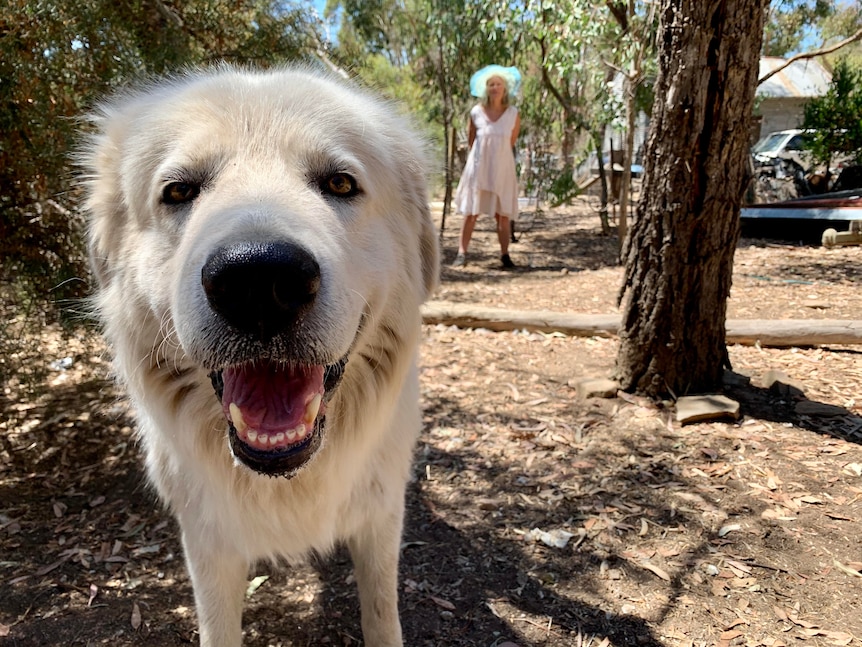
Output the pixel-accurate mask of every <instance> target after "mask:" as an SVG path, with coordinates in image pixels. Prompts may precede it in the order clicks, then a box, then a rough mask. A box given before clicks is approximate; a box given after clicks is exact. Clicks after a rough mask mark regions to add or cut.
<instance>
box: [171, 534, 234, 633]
mask: <svg viewBox="0 0 862 647" xmlns="http://www.w3.org/2000/svg"><path fill="white" fill-rule="evenodd" d="M180 525H181V526H182V519H180ZM210 532H212V530H211V529H210ZM204 535H206V536H204ZM183 548H184V550H185V553H186V565H187V566H188V570H189V574H190V575H191V578H192V586H193V587H194V592H195V607H196V609H197V615H198V627H199V630H200V638H201V643H200V644H201V647H239V646H240V644H241V643H242V604H243V595H244V592H245V586H244V585H245V582H246V578H247V577H248V568H249V564H248V562H247V561H246V560H245V559H244V558H243V557H242V556H241V555H240V554H239V553H238V552H237V551H235V550H233V549H230V548H227V547H225V546H224V544H223V543H222V541H221V539H220V538H219V537H216V536H213V535H212V534H207V533H206V532H205V531H198V529H194V530H186V529H185V528H183Z"/></svg>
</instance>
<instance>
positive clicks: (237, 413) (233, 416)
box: [229, 402, 248, 434]
mask: <svg viewBox="0 0 862 647" xmlns="http://www.w3.org/2000/svg"><path fill="white" fill-rule="evenodd" d="M229 410H230V420H231V422H232V423H233V426H234V427H235V428H236V431H237V433H239V434H244V433H245V431H246V429H248V425H247V424H246V422H245V418H243V417H242V411H241V410H240V408H239V407H238V406H236V403H234V402H231V403H230V407H229Z"/></svg>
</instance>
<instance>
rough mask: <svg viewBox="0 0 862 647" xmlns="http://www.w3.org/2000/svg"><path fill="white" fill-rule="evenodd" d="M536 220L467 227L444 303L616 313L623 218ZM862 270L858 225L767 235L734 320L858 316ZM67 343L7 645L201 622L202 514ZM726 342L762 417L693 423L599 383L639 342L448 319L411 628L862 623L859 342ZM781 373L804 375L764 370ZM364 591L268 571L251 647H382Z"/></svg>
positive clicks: (522, 630)
mask: <svg viewBox="0 0 862 647" xmlns="http://www.w3.org/2000/svg"><path fill="white" fill-rule="evenodd" d="M530 224H531V225H532V228H531V229H530V230H529V231H528V232H526V233H524V234H522V236H521V238H520V240H519V242H518V243H516V244H515V245H513V247H512V257H513V259H514V260H515V262H516V263H518V264H519V266H520V267H519V268H518V269H516V270H515V271H503V270H500V269H498V251H497V246H496V242H495V238H494V234H493V232H492V231H491V228H490V221H489V219H480V221H479V226H478V228H477V231H476V234H475V238H474V243H473V246H472V249H471V255H470V258H469V263H468V265H467V266H466V267H465V268H460V269H453V268H450V267H449V266H448V262H451V260H452V258H453V257H454V251H455V247H456V240H457V225H458V222H457V221H456V222H451V223H449V224H448V226H447V229H446V231H445V233H444V237H443V242H444V270H443V280H442V284H441V287H440V289H439V291H438V294H437V295H436V297H437V298H439V299H444V300H447V301H455V302H461V303H476V304H481V305H487V306H497V307H505V308H511V309H543V310H560V311H568V312H582V313H603V314H607V313H614V312H618V308H617V305H616V293H617V290H618V288H619V283H620V279H621V275H622V270H621V269H620V268H619V267H618V266H617V265H616V264H615V261H614V259H615V257H616V242H615V239H613V238H605V237H601V236H600V235H599V234H598V231H599V227H598V218H597V217H596V216H595V215H594V214H591V213H589V212H587V211H586V210H583V209H580V208H570V209H564V210H559V211H557V212H555V213H553V214H546V215H544V216H543V217H541V218H536V219H535V220H533V221H532V222H531V223H530ZM860 288H862V249H860V248H858V247H846V248H838V249H832V250H825V249H822V248H820V247H816V246H800V245H795V244H793V243H787V242H779V241H775V240H772V241H767V240H753V239H743V240H742V241H741V242H740V245H739V248H738V251H737V255H736V262H735V275H734V283H733V293H732V296H731V300H730V305H729V309H730V317H733V318H759V319H761V318H762V319H768V318H776V319H781V318H807V319H817V318H830V319H842V318H843V319H854V318H858V317H859V313H860V312H862V289H860ZM43 344H44V358H45V361H46V362H48V363H50V362H52V361H55V360H62V359H64V358H66V357H70V358H72V361H71V365H67V364H69V362H67V363H66V364H57V365H55V366H56V369H55V370H52V371H51V372H50V375H49V376H48V379H47V380H46V382H45V385H44V387H45V388H44V389H42V390H41V391H40V393H39V394H38V395H37V396H34V397H32V398H18V399H17V400H16V404H15V406H14V407H13V408H12V411H10V412H7V413H8V414H9V415H8V416H7V421H6V422H5V423H4V426H5V429H3V430H0V431H2V434H3V436H4V437H5V439H4V444H3V445H2V447H3V448H4V451H3V453H2V454H0V645H3V646H4V647H5V646H6V645H9V646H15V647H25V646H26V647H29V646H36V645H111V646H119V645H146V646H156V645H159V646H164V647H171V646H175V645H188V644H196V641H197V635H196V632H195V622H194V612H193V599H192V592H191V587H190V583H189V580H188V576H187V574H186V572H185V570H184V567H183V562H182V550H181V547H180V544H179V541H178V533H177V527H176V524H175V522H174V521H173V519H172V518H171V517H170V515H169V514H167V513H166V512H165V511H164V510H163V509H162V507H161V506H160V505H159V503H158V502H157V501H156V499H155V496H154V495H153V493H152V492H151V491H150V489H149V488H148V487H147V486H146V484H145V481H144V477H143V473H142V469H141V466H140V456H139V451H138V448H137V446H136V444H135V441H134V439H133V436H132V431H131V425H132V421H131V418H130V415H129V410H128V407H127V405H126V403H125V401H124V400H123V399H122V397H121V394H120V393H118V392H117V390H116V389H115V388H114V387H113V385H112V384H111V383H110V382H109V381H108V380H107V379H106V373H107V360H106V355H105V352H104V350H103V348H102V347H101V346H100V344H99V342H98V341H97V340H96V339H94V338H93V337H86V336H82V337H81V338H79V339H76V340H72V341H65V342H60V341H58V338H57V337H55V336H53V335H46V337H45V339H44V340H43ZM729 351H730V358H731V361H732V363H733V366H734V370H735V371H736V372H737V373H740V374H743V375H746V376H749V377H750V378H751V381H750V383H749V384H745V383H742V384H736V385H733V386H729V387H728V392H727V394H728V395H730V397H733V398H735V399H737V400H739V401H740V402H741V404H742V412H743V414H744V415H743V418H742V419H741V420H740V421H739V422H737V423H700V424H692V425H686V426H680V425H679V423H677V422H676V421H675V420H674V418H673V415H672V412H671V411H668V410H663V409H661V408H657V407H655V406H653V405H652V404H651V403H649V402H646V401H641V400H640V399H638V398H636V397H632V396H619V397H617V398H613V399H588V400H579V399H578V398H577V396H576V392H575V389H574V388H573V386H572V385H574V384H575V383H576V382H577V381H578V380H579V379H581V378H583V377H607V376H609V375H610V374H611V372H612V370H613V363H614V359H615V353H616V340H614V339H605V338H569V337H565V336H562V335H557V334H533V333H528V332H524V331H518V332H506V333H492V332H489V331H484V330H461V329H456V328H451V327H446V326H442V325H440V326H426V327H425V330H424V343H423V347H422V360H421V364H422V369H421V375H422V388H423V394H422V399H423V407H424V431H423V434H422V437H421V440H420V443H419V446H418V447H417V451H416V464H415V468H414V479H413V481H412V482H411V484H410V487H409V490H408V494H407V510H408V512H407V520H406V526H405V532H404V543H403V550H402V561H401V607H402V623H403V626H404V632H405V642H406V644H408V645H413V646H421V647H430V646H446V645H453V646H458V645H464V646H477V647H478V646H482V647H490V646H494V647H503V646H506V647H512V646H513V645H517V646H519V647H527V646H529V645H546V646H549V647H563V646H566V647H568V646H573V645H582V646H586V645H593V646H597V647H604V646H606V645H646V646H650V645H654V646H657V645H668V646H676V645H680V646H683V645H722V646H724V645H727V646H732V645H746V646H757V645H764V646H768V647H778V646H780V645H791V644H794V645H804V644H809V645H860V644H862V572H860V571H862V548H860V540H859V537H860V536H862V447H860V443H862V390H860V386H859V385H860V383H862V362H860V359H862V357H860V354H859V353H860V351H862V347H842V348H805V349H798V348H787V349H770V348H757V347H743V346H731V347H730V348H729ZM769 370H779V371H781V372H783V373H784V374H786V375H787V376H789V378H791V379H792V380H793V381H795V383H796V384H797V385H798V386H800V387H801V388H802V391H803V393H802V395H799V393H798V392H794V391H788V390H784V391H781V390H775V389H773V390H769V389H766V388H764V387H763V382H762V380H763V376H764V375H765V374H766V373H767V372H768V371H769ZM9 395H12V396H13V397H14V396H15V395H16V392H15V385H11V386H9ZM822 405H831V406H829V407H824V406H822ZM354 589H355V585H354V583H353V577H352V573H351V567H350V562H349V559H348V557H347V555H346V552H345V551H343V550H339V551H337V552H336V553H335V554H334V555H331V556H329V557H325V558H324V557H319V558H314V559H312V560H311V562H310V564H308V565H304V566H285V567H282V568H272V567H269V566H266V565H264V566H261V567H258V568H257V569H256V570H255V572H253V573H251V574H250V584H249V589H248V591H247V599H246V609H245V614H244V626H245V634H246V635H245V643H244V644H246V645H250V646H261V647H263V646H269V645H272V646H277V645H282V646H285V647H287V646H300V645H303V646H304V645H339V646H345V647H347V646H351V645H360V644H361V641H360V632H359V628H358V627H359V621H358V602H357V598H356V593H355V590H354Z"/></svg>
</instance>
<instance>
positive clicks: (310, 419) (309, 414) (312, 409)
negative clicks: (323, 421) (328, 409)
mask: <svg viewBox="0 0 862 647" xmlns="http://www.w3.org/2000/svg"><path fill="white" fill-rule="evenodd" d="M322 401H323V398H322V397H321V395H320V394H319V393H318V394H317V395H315V396H314V397H313V398H312V399H311V400H310V401H309V402H308V405H306V407H305V418H304V422H305V424H306V425H308V426H309V427H310V426H311V425H312V424H313V423H314V419H315V418H316V417H317V412H318V411H320V403H321V402H322Z"/></svg>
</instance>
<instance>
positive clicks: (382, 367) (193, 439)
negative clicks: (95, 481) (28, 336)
mask: <svg viewBox="0 0 862 647" xmlns="http://www.w3.org/2000/svg"><path fill="white" fill-rule="evenodd" d="M93 121H94V124H95V131H96V132H95V133H94V134H93V136H92V137H91V138H89V139H88V141H87V145H86V146H85V150H84V151H83V154H82V163H83V166H84V169H85V174H86V178H85V179H86V183H87V187H88V209H89V211H90V214H91V223H90V231H89V243H90V251H91V261H92V265H93V269H94V273H95V275H96V277H97V280H98V285H99V290H98V293H97V295H96V303H97V307H98V311H99V314H100V316H101V318H102V321H103V323H104V327H105V332H106V335H107V337H108V340H109V342H110V343H111V344H112V346H113V351H114V355H115V366H116V371H117V373H118V375H119V377H120V379H121V380H122V381H123V382H124V384H125V385H126V387H127V389H128V391H129V393H130V395H131V398H132V400H133V402H134V405H135V408H136V412H137V417H138V433H139V437H140V440H141V442H142V445H143V448H144V450H145V452H146V462H147V469H148V472H149V476H150V478H151V479H152V481H153V483H154V484H155V486H156V488H157V489H158V491H159V493H160V495H161V496H162V497H163V498H164V500H165V501H166V502H167V503H168V504H169V505H170V507H171V509H172V510H173V512H174V513H175V514H176V516H177V519H178V520H179V524H180V527H181V529H182V540H183V546H184V550H185V556H186V562H187V566H188V569H189V572H190V574H191V579H192V584H193V586H194V592H195V601H196V606H197V612H198V622H199V625H200V639H201V644H202V645H205V646H207V647H216V646H218V647H236V646H238V645H240V643H241V615H242V600H243V594H244V591H245V588H246V587H245V580H246V577H247V573H248V570H249V567H250V565H251V564H252V563H253V562H254V561H256V560H261V559H279V558H286V559H287V560H296V559H300V558H302V557H303V556H304V555H307V554H308V553H309V552H310V551H321V552H325V551H327V550H329V549H330V548H331V547H332V546H333V545H334V544H335V543H336V542H339V541H344V542H346V543H347V545H348V547H349V549H350V552H351V556H352V558H353V562H354V566H355V572H356V581H357V584H358V588H359V598H360V605H361V610H362V631H363V634H364V637H365V644H366V645H369V646H371V647H389V646H393V645H401V644H402V638H401V625H400V622H399V619H398V587H397V571H398V554H399V544H400V537H401V528H402V520H403V514H404V490H405V484H406V482H407V479H408V475H409V471H410V463H411V459H412V451H413V446H414V442H415V439H416V436H417V433H418V431H419V427H420V417H419V409H418V386H417V382H418V381H417V374H416V352H417V345H418V341H419V336H420V321H421V320H420V312H419V307H420V304H421V302H422V301H423V300H424V299H425V298H426V297H427V296H428V295H429V293H430V292H431V290H432V289H433V288H434V286H435V283H436V280H437V272H438V250H437V237H436V233H435V230H434V226H433V224H432V222H431V218H430V214H429V210H428V201H427V195H426V180H425V175H424V173H425V170H424V168H423V150H422V146H421V145H420V143H419V142H420V140H419V138H418V137H417V136H416V135H415V133H414V132H413V131H412V130H411V129H410V127H409V126H408V125H407V124H406V123H405V121H404V120H403V119H402V118H400V117H398V116H397V115H396V114H395V113H394V112H393V110H392V109H391V108H389V107H388V106H386V105H385V104H383V103H382V102H380V101H378V100H375V99H373V98H370V97H369V96H367V95H366V94H364V93H363V92H360V91H358V90H357V89H355V88H352V87H350V86H348V85H345V84H343V83H341V82H336V81H334V80H332V79H329V78H327V77H323V76H321V75H318V74H315V73H312V72H310V71H307V70H299V69H280V70H275V71H249V70H240V69H235V68H230V67H221V68H218V69H214V70H210V71H204V72H196V73H189V74H186V75H183V76H181V77H177V78H173V79H170V80H167V81H165V82H161V83H155V84H152V85H149V86H147V87H145V88H143V89H140V90H138V91H133V92H129V93H127V94H124V95H121V96H119V97H118V98H116V99H115V100H113V101H111V102H108V103H106V104H104V105H103V106H101V108H100V109H99V110H98V112H97V114H95V115H94V117H93Z"/></svg>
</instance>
